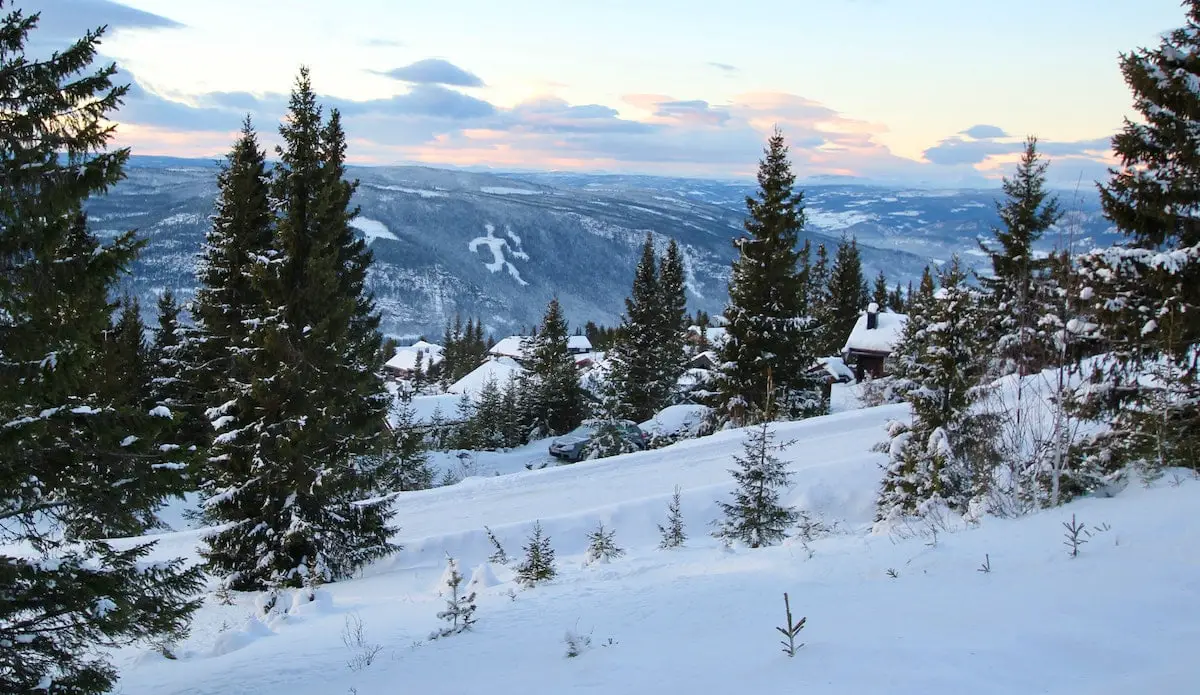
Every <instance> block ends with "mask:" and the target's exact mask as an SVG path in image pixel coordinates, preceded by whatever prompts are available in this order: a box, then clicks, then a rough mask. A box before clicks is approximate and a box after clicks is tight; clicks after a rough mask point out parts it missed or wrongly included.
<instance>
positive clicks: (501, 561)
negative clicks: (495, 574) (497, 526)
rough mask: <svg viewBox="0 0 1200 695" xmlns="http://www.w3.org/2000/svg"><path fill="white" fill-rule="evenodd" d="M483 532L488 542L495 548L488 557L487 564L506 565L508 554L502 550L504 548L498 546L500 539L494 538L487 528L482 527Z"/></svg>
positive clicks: (494, 535) (493, 534)
mask: <svg viewBox="0 0 1200 695" xmlns="http://www.w3.org/2000/svg"><path fill="white" fill-rule="evenodd" d="M483 530H484V531H485V532H486V533H487V539H488V542H489V543H491V544H492V547H493V548H495V550H493V551H492V554H491V555H489V556H488V562H491V563H493V564H496V565H507V564H508V553H507V552H506V551H505V550H504V546H502V545H500V539H499V538H496V534H495V533H492V530H491V529H490V528H488V527H487V526H484V527H483Z"/></svg>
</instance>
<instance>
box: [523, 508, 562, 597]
mask: <svg viewBox="0 0 1200 695" xmlns="http://www.w3.org/2000/svg"><path fill="white" fill-rule="evenodd" d="M556 574H558V570H556V569H555V568H554V548H553V547H552V546H551V545H550V538H549V537H547V536H543V535H542V524H541V522H537V521H535V522H534V523H533V533H532V534H531V535H530V537H529V543H527V544H526V545H525V559H524V560H522V561H521V564H519V565H517V583H519V584H524V585H525V586H528V587H531V586H533V585H535V584H537V583H538V582H544V581H549V580H551V579H554V576H555V575H556Z"/></svg>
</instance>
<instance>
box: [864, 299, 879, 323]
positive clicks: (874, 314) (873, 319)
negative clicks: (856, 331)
mask: <svg viewBox="0 0 1200 695" xmlns="http://www.w3.org/2000/svg"><path fill="white" fill-rule="evenodd" d="M875 328H879V305H878V304H876V303H875V302H871V303H870V304H868V305H867V330H872V329H875Z"/></svg>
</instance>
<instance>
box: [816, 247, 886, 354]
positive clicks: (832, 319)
mask: <svg viewBox="0 0 1200 695" xmlns="http://www.w3.org/2000/svg"><path fill="white" fill-rule="evenodd" d="M865 287H866V283H865V281H864V280H863V271H862V254H861V253H859V250H858V242H857V241H855V240H854V239H842V241H841V243H839V244H838V248H837V253H836V254H835V255H834V257H833V270H832V271H831V272H830V274H829V289H828V291H827V295H826V296H827V300H826V302H825V303H824V305H823V307H822V312H821V314H820V315H818V316H817V317H816V318H817V320H818V322H819V325H818V328H817V331H816V333H817V337H818V343H817V346H816V349H817V354H818V355H819V356H822V357H825V356H830V355H838V354H841V351H842V346H843V345H845V344H846V338H848V337H849V336H850V331H851V330H853V328H854V322H855V321H857V320H858V315H859V314H860V313H862V312H863V311H864V310H865V309H866V308H867V294H866V292H865V291H864V288H865ZM881 306H882V305H881Z"/></svg>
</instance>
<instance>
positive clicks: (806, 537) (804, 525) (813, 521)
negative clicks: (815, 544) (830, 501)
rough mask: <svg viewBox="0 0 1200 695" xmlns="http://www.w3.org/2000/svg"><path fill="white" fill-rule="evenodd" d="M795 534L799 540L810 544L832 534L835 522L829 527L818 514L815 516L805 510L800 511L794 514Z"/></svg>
mask: <svg viewBox="0 0 1200 695" xmlns="http://www.w3.org/2000/svg"><path fill="white" fill-rule="evenodd" d="M796 519H797V523H796V533H797V535H798V536H799V538H800V540H802V541H804V542H805V543H811V542H812V541H815V540H816V539H818V538H821V537H823V536H828V535H829V534H831V533H833V532H834V529H835V528H836V525H837V522H834V525H833V526H831V525H829V524H826V523H825V521H824V520H823V519H822V518H821V515H820V514H815V513H813V512H809V511H807V510H804V509H802V510H800V511H799V512H797V513H796Z"/></svg>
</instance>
